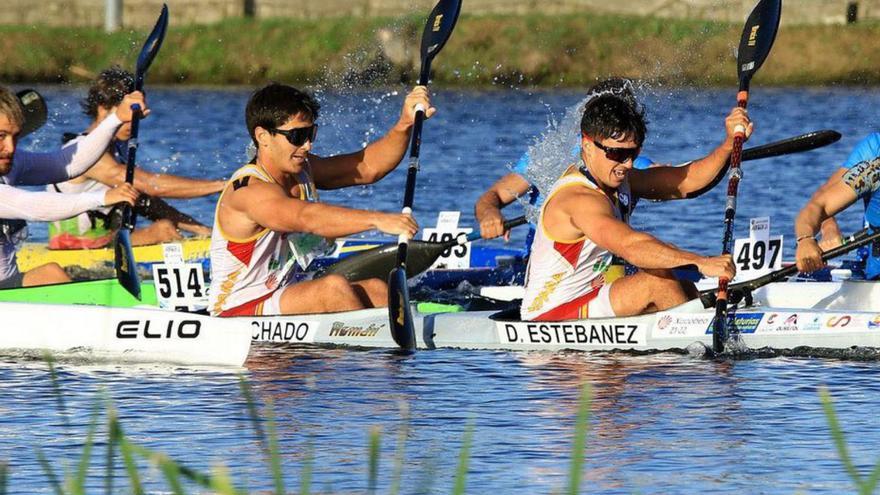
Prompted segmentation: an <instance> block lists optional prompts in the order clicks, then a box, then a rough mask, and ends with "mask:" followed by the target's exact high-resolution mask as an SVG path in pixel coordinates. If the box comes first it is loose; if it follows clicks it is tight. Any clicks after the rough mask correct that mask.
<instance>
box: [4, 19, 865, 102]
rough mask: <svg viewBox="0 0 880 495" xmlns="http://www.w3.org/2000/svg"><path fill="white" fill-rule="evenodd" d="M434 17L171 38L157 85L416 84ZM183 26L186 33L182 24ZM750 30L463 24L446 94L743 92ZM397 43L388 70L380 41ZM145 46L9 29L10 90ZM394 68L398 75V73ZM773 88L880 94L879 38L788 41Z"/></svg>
mask: <svg viewBox="0 0 880 495" xmlns="http://www.w3.org/2000/svg"><path fill="white" fill-rule="evenodd" d="M423 23H424V19H423V16H417V15H410V16H407V17H401V18H395V19H389V18H384V19H383V18H361V17H345V18H330V19H320V20H294V19H265V20H248V19H229V20H226V21H223V22H220V23H218V24H213V25H207V26H204V25H202V26H195V25H194V26H184V27H172V28H171V29H170V31H169V33H168V37H167V39H166V40H165V43H166V44H167V46H168V47H171V49H169V50H168V51H167V52H165V53H163V55H162V57H161V58H160V59H159V60H157V63H156V64H155V65H154V67H153V68H152V69H151V72H150V80H151V82H153V83H167V84H176V83H184V84H243V85H251V86H252V85H259V84H263V83H265V82H267V81H270V80H276V81H285V82H290V83H294V84H300V85H302V84H308V85H328V86H331V87H341V86H349V85H358V86H361V85H376V84H380V85H381V84H394V83H400V82H406V83H410V82H412V81H413V80H414V79H415V77H416V72H417V69H416V68H415V67H414V65H415V64H417V58H418V37H419V35H420V32H421V26H422V25H423ZM172 26H173V23H172ZM741 29H742V27H741V26H740V25H734V24H724V23H717V22H712V21H701V20H672V19H659V18H651V17H632V16H621V15H609V14H593V13H583V14H577V15H572V14H567V15H528V16H512V15H485V16H467V15H463V16H462V18H461V20H460V21H459V24H458V26H457V28H456V32H455V33H454V34H453V36H452V38H451V40H450V41H449V44H448V45H447V46H446V48H445V49H444V53H443V60H442V62H440V63H438V64H435V65H436V67H434V71H435V73H434V83H436V84H440V85H444V86H450V87H471V86H475V87H487V86H498V87H509V86H532V85H537V86H547V87H577V86H584V85H588V84H592V83H593V82H594V81H595V80H596V79H597V78H600V77H604V76H608V75H612V74H613V75H622V76H628V77H634V78H639V79H645V80H649V81H653V82H656V83H663V84H676V85H697V86H710V85H733V84H735V82H736V81H735V78H736V70H735V69H734V53H733V52H734V49H735V45H736V43H737V41H738V40H739V37H740V30H741ZM380 31H384V33H385V34H386V35H387V34H389V33H390V34H391V41H390V42H389V41H387V40H386V42H385V46H387V47H389V50H386V52H385V53H389V54H391V53H392V52H394V51H395V49H396V53H398V55H397V56H393V55H389V56H385V55H384V54H383V50H382V48H381V46H382V43H381V42H380V41H379V38H380V36H379V32H380ZM143 37H144V33H140V32H132V31H128V32H119V33H115V34H112V35H106V34H104V33H103V32H102V31H101V30H99V29H85V28H56V27H36V26H0V51H2V53H3V54H4V61H3V64H2V65H0V81H3V82H4V83H9V82H67V81H70V82H83V81H86V80H88V79H90V78H91V77H93V76H94V74H96V73H97V72H99V71H100V70H101V69H103V68H105V67H107V66H109V65H111V64H114V63H115V64H120V65H122V66H124V67H127V68H131V66H132V64H133V63H134V62H133V61H134V59H135V57H136V52H137V49H138V47H139V43H140V42H141V41H142V40H143ZM392 58H394V59H395V61H392V60H391V59H392ZM770 58H772V59H773V62H772V63H770V64H767V66H766V68H765V70H763V71H762V72H761V74H760V75H759V76H758V79H760V80H761V84H762V85H768V84H770V85H773V84H777V85H802V84H833V83H848V84H877V83H880V66H878V65H877V64H876V63H875V61H876V60H877V59H878V58H880V24H877V23H861V24H856V25H833V26H791V27H783V28H782V29H781V31H780V33H779V36H778V38H777V41H776V44H775V46H774V49H773V53H772V54H771V56H770Z"/></svg>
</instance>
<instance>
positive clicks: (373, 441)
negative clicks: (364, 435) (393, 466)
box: [367, 426, 382, 493]
mask: <svg viewBox="0 0 880 495" xmlns="http://www.w3.org/2000/svg"><path fill="white" fill-rule="evenodd" d="M369 443H370V453H369V469H368V473H369V474H368V479H367V492H369V493H376V479H377V478H378V477H379V451H380V449H381V446H382V432H381V430H380V429H379V427H378V426H374V427H373V428H370V440H369Z"/></svg>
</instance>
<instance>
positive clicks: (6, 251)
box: [0, 86, 149, 288]
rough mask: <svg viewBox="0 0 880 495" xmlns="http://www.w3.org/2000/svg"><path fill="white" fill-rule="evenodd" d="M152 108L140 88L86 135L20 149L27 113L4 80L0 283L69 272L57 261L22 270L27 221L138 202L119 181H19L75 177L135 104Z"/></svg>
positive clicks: (56, 278)
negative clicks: (78, 186)
mask: <svg viewBox="0 0 880 495" xmlns="http://www.w3.org/2000/svg"><path fill="white" fill-rule="evenodd" d="M135 103H137V104H140V105H141V107H142V108H143V109H144V113H145V115H146V114H149V109H148V108H147V106H146V104H145V103H144V97H143V95H142V94H141V93H140V92H133V93H130V94H127V95H125V97H124V98H123V99H122V104H121V105H120V106H119V108H117V109H116V111H115V112H112V113H110V114H108V115H107V116H106V118H104V119H103V120H102V121H101V122H100V123H99V124H98V125H97V126H95V129H94V130H93V131H92V133H91V134H90V135H89V136H88V137H87V138H85V139H82V140H81V141H79V142H77V143H76V144H74V145H72V146H68V147H65V148H62V149H60V150H57V151H53V152H48V153H35V152H29V151H25V150H18V149H17V145H18V138H19V135H20V132H21V126H22V125H23V123H24V114H23V113H22V108H21V105H20V103H19V101H18V98H17V97H16V96H15V93H13V92H11V91H10V90H9V89H7V88H4V87H2V86H0V288H14V287H23V286H25V287H27V286H33V285H45V284H53V283H63V282H68V281H70V278H69V277H68V276H67V274H66V273H65V272H64V270H63V269H62V268H61V266H60V265H58V264H57V263H48V264H45V265H40V266H38V267H36V268H33V269H31V270H28V271H27V272H24V273H21V272H19V270H18V266H17V264H16V259H15V251H16V248H17V246H18V244H19V243H20V242H21V241H23V240H24V238H25V237H26V236H27V221H39V222H47V221H53V220H58V219H61V218H67V217H69V216H71V215H76V214H79V213H81V212H83V211H87V210H90V209H92V208H97V207H99V206H109V205H114V204H118V203H123V202H125V203H129V204H134V202H135V200H136V199H137V191H136V190H135V189H134V188H133V187H131V186H130V185H128V184H120V185H119V186H117V187H114V188H110V189H108V190H106V191H99V192H87V193H82V194H75V195H69V196H60V195H58V194H52V193H47V192H42V191H27V190H24V189H20V188H18V187H15V186H37V185H39V186H42V185H45V184H51V183H53V182H60V181H64V180H67V179H70V178H73V177H76V176H78V175H80V174H82V173H84V172H85V171H86V170H88V168H89V167H91V166H92V165H94V163H95V162H96V161H97V160H98V159H99V158H100V157H101V154H102V153H103V151H104V149H105V148H106V147H107V145H108V144H109V143H110V140H111V139H113V134H114V133H115V132H116V130H117V129H118V128H119V127H120V126H121V125H122V124H123V123H124V122H130V121H131V109H130V107H131V105H133V104H135Z"/></svg>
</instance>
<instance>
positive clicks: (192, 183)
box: [86, 153, 224, 198]
mask: <svg viewBox="0 0 880 495" xmlns="http://www.w3.org/2000/svg"><path fill="white" fill-rule="evenodd" d="M86 177H89V178H90V179H94V180H96V181H98V182H101V183H102V184H105V185H108V186H110V187H113V186H115V185H117V184H120V183H122V182H125V165H123V164H121V163H119V162H117V161H116V160H115V159H114V158H113V156H111V155H110V154H109V153H104V155H103V156H101V159H100V160H98V163H96V164H95V166H94V167H92V168H91V169H89V171H88V172H86ZM223 184H224V182H223V181H220V180H203V179H191V178H189V177H180V176H177V175H171V174H155V173H152V172H147V171H146V170H143V169H140V168H139V169H137V171H136V172H135V174H134V188H135V189H137V190H138V191H139V192H142V193H144V194H148V195H150V196H158V197H161V198H195V197H199V196H206V195H208V194H213V193H216V192H220V190H222V189H223Z"/></svg>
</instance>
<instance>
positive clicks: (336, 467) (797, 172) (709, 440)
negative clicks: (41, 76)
mask: <svg viewBox="0 0 880 495" xmlns="http://www.w3.org/2000/svg"><path fill="white" fill-rule="evenodd" d="M41 89H42V90H43V92H44V94H45V95H46V96H47V98H48V100H49V105H50V109H51V113H52V116H51V117H50V118H51V119H53V120H54V121H53V123H52V124H51V125H48V126H47V127H46V128H44V129H43V130H41V131H39V133H37V134H36V135H35V136H33V137H31V138H28V140H27V141H26V142H25V143H24V144H25V146H28V147H32V148H37V149H45V148H46V147H49V146H51V145H53V143H55V142H56V140H57V139H58V138H59V136H60V133H61V132H62V131H64V130H74V131H75V130H79V129H81V128H83V127H84V125H85V121H84V118H80V117H79V116H78V115H76V114H75V113H74V112H76V111H77V106H76V99H77V98H79V97H81V96H82V89H81V88H55V87H52V88H41ZM390 93H391V92H387V91H386V92H364V93H355V94H346V95H340V94H334V93H322V94H320V97H321V99H322V103H323V104H324V106H325V109H326V111H325V112H324V113H323V115H322V117H321V121H320V122H321V123H322V128H321V134H320V137H319V143H318V146H317V149H316V151H317V152H318V153H322V152H324V153H329V152H338V151H344V150H349V149H353V148H354V147H356V146H358V145H360V144H361V143H363V142H364V141H366V140H369V139H374V138H376V137H378V135H379V134H380V133H381V132H382V131H383V130H384V129H386V128H387V127H388V126H390V125H391V123H392V122H393V119H394V116H395V115H396V113H397V112H398V104H399V102H400V101H401V99H402V96H401V95H399V94H397V95H395V94H390ZM733 95H734V91H732V90H700V91H687V90H686V91H678V90H676V91H666V90H665V89H663V88H659V89H658V88H655V89H654V90H652V92H651V93H649V94H648V95H647V96H646V101H647V103H648V106H649V118H650V120H651V124H650V129H651V132H650V135H649V139H648V144H647V145H646V146H645V153H646V154H647V155H649V156H651V157H652V158H654V159H655V160H657V161H661V162H662V161H667V162H681V161H684V160H686V159H690V158H695V157H699V156H700V155H701V154H704V153H706V152H707V151H709V150H710V149H711V148H712V147H714V146H715V145H716V144H717V143H718V142H719V141H720V139H721V137H722V134H721V133H722V120H723V117H724V115H726V113H727V112H728V111H729V109H730V107H732V105H733ZM150 98H151V100H150V101H151V104H152V106H153V108H154V110H155V114H154V115H153V116H152V117H150V119H148V120H147V121H146V122H145V123H144V126H143V128H142V146H141V148H140V151H139V157H141V162H142V164H143V165H144V166H146V167H148V168H151V169H153V170H160V169H163V170H167V171H169V172H173V173H181V174H189V175H197V176H227V175H228V174H229V173H230V172H231V171H232V170H234V169H235V168H236V167H237V166H238V164H240V163H241V162H242V161H243V160H244V149H245V145H246V143H247V136H246V132H245V130H244V125H243V115H242V113H243V110H242V109H243V106H244V102H245V100H246V98H247V91H243V90H196V89H187V90H179V89H156V90H154V91H153V92H151V93H150ZM579 99H580V95H579V94H577V93H574V92H535V93H530V92H527V91H522V90H521V91H505V92H501V91H498V92H465V93H454V92H440V93H439V94H437V95H436V96H435V103H436V104H437V106H438V107H439V110H440V112H439V113H438V115H437V117H436V118H435V119H432V120H431V121H430V122H429V123H428V124H427V125H426V127H425V135H424V141H423V158H422V171H421V172H420V174H419V188H418V192H417V193H416V214H417V216H418V218H420V219H421V220H422V223H423V224H432V223H433V221H434V218H435V216H436V212H437V211H439V210H441V209H453V208H457V209H461V210H462V212H463V216H462V220H463V222H467V223H470V222H471V221H472V205H473V202H474V201H475V200H476V198H477V197H478V196H479V194H480V193H481V191H482V190H483V189H484V188H485V187H487V186H488V185H489V184H490V183H491V181H492V180H494V179H495V178H496V177H498V176H500V175H501V174H503V173H505V171H506V170H505V168H504V167H505V164H507V163H509V162H512V161H514V160H515V159H516V158H517V157H518V156H519V155H520V154H521V153H522V152H523V151H525V149H526V148H527V146H528V145H529V144H531V143H532V138H533V136H535V135H537V134H539V133H541V132H542V131H543V130H545V128H546V124H547V122H548V120H550V119H551V115H562V114H563V113H564V112H565V109H566V108H567V107H568V106H570V105H572V104H574V103H576V102H577V101H578V100H579ZM878 100H880V96H878V95H877V93H876V92H874V91H872V90H861V89H821V90H817V89H775V90H767V89H763V88H759V87H756V88H755V89H754V90H753V93H752V103H751V105H750V113H751V115H752V117H753V119H754V120H755V122H756V127H757V130H756V134H755V136H754V138H753V142H752V143H750V144H752V145H753V144H760V143H764V142H768V141H772V140H776V139H781V138H785V137H789V136H793V135H796V134H800V133H802V132H807V131H812V130H817V129H824V128H833V129H837V130H839V131H841V132H843V133H844V138H843V140H842V141H841V142H840V143H838V144H835V145H833V146H830V147H828V148H825V149H823V150H820V151H816V152H811V153H807V154H801V155H796V156H792V157H789V158H783V159H773V160H766V161H761V162H749V163H747V164H746V165H745V172H746V176H745V178H744V180H743V182H742V185H741V188H740V198H741V199H740V203H739V211H740V215H739V217H738V218H739V221H738V229H737V230H738V233H739V234H740V235H743V234H744V232H745V229H746V228H747V222H746V221H745V219H747V218H748V217H749V216H756V215H768V214H769V215H772V217H773V221H774V226H775V229H774V230H778V231H782V233H785V234H787V235H790V234H791V225H792V220H793V217H794V215H795V214H796V212H797V209H798V208H799V207H800V206H801V205H802V204H803V202H804V201H806V198H807V197H808V196H809V194H810V193H811V192H812V188H813V187H814V185H815V184H817V183H819V182H820V181H822V180H824V178H825V177H827V175H828V174H830V173H831V172H832V171H833V170H834V169H835V168H836V167H837V166H838V165H839V164H840V163H841V162H842V161H843V160H844V158H845V156H846V154H847V153H848V152H849V150H850V148H851V147H852V146H853V145H854V144H855V142H857V141H858V140H859V139H860V138H861V137H862V136H863V135H864V134H866V133H867V132H869V131H870V130H873V129H874V127H873V125H874V120H873V116H874V112H873V109H875V108H877V105H878V103H880V101H878ZM404 180H405V171H404V170H403V169H400V170H398V171H396V172H394V173H393V174H391V175H390V176H389V177H388V178H386V179H385V180H384V181H383V182H381V183H379V184H377V185H375V186H371V187H365V188H358V189H356V190H352V191H347V192H331V193H328V194H325V197H326V198H327V199H328V200H329V201H331V202H337V203H346V204H350V205H356V206H361V207H371V208H379V209H386V210H396V209H398V208H399V205H400V202H401V199H402V190H403V183H404ZM722 189H723V187H719V188H717V189H716V190H715V191H712V192H711V193H709V194H707V195H706V196H705V197H703V198H700V199H697V200H693V201H687V202H678V203H669V204H644V205H640V209H638V210H637V211H636V214H635V217H634V223H635V224H636V225H637V226H639V227H641V228H645V229H648V230H651V231H652V232H654V233H655V234H657V235H658V236H660V237H661V238H664V239H667V240H671V241H673V242H676V243H679V244H681V245H682V246H684V247H686V248H689V249H694V250H700V251H703V252H707V253H708V252H714V251H717V250H718V248H719V247H720V236H721V219H722V209H723V194H724V193H723V191H722ZM178 204H182V205H185V206H184V207H185V208H186V209H187V211H191V212H194V213H195V214H196V215H197V216H198V217H199V218H202V219H203V220H204V221H206V222H210V220H211V215H212V210H213V198H208V199H199V200H195V201H192V202H191V203H179V202H178ZM512 215H513V214H512ZM843 225H844V228H845V229H846V230H852V229H855V228H857V227H858V226H859V215H858V211H852V212H849V213H847V214H846V215H845V216H844V218H843ZM33 230H34V231H36V234H35V235H36V236H37V237H39V236H40V235H44V234H41V232H40V231H39V229H33ZM43 232H44V231H43ZM521 236H522V233H518V234H517V236H515V240H514V241H513V242H517V240H520V239H521ZM790 244H791V243H790V242H789V246H787V247H786V253H787V255H788V256H789V257H790V256H791V253H792V248H791V246H790ZM58 371H59V380H60V384H61V388H62V390H63V397H64V405H65V409H66V411H67V413H68V414H69V415H70V422H71V425H70V427H67V426H65V423H64V419H63V418H64V416H63V415H62V414H61V413H60V412H59V407H58V405H57V401H56V398H55V396H54V395H53V393H52V390H53V387H52V383H51V380H50V379H49V373H48V368H47V366H46V365H45V364H43V363H40V362H34V361H26V360H6V361H3V362H2V364H0V387H2V389H0V459H6V460H8V462H9V464H10V471H11V472H10V480H11V490H10V491H11V492H12V493H51V488H50V485H49V483H48V481H47V477H46V475H45V474H44V473H43V472H42V470H41V468H40V466H39V464H38V462H37V460H36V459H37V457H36V454H35V448H37V447H40V448H42V449H44V452H45V453H46V455H47V457H48V458H49V459H50V461H51V462H52V463H53V465H54V466H55V467H56V469H57V470H60V469H62V468H63V467H65V466H66V467H67V468H68V469H73V468H74V466H75V464H74V463H75V462H76V460H77V459H78V458H79V453H80V450H81V448H82V443H83V440H84V438H85V432H86V429H87V426H88V424H89V421H90V415H91V414H92V411H93V410H94V407H95V405H96V404H98V405H100V404H101V401H102V400H103V399H102V396H104V395H106V396H107V397H109V399H110V400H111V401H112V404H113V405H114V407H116V408H118V410H119V415H120V417H121V419H122V422H123V426H124V428H125V432H126V434H127V435H129V436H130V437H131V438H132V439H133V440H134V441H136V442H139V443H142V444H145V445H147V446H149V447H151V448H156V449H159V450H162V451H164V452H166V453H168V454H169V455H171V456H172V457H173V458H175V459H178V460H180V461H182V462H183V463H184V464H186V465H188V466H192V467H195V468H198V469H205V470H207V469H210V468H211V467H212V466H215V465H217V464H220V463H223V464H225V465H227V466H229V467H230V469H231V471H232V474H233V477H234V478H235V479H236V480H239V481H240V482H241V483H242V484H246V485H248V486H250V487H251V488H253V489H260V490H269V489H270V488H271V486H272V481H271V474H270V471H269V469H268V468H267V467H266V463H265V461H264V459H263V457H262V454H261V453H260V449H259V446H258V443H257V440H256V437H255V435H254V433H253V431H252V429H251V426H250V424H249V422H248V420H247V417H248V416H247V412H246V408H245V402H244V399H243V398H242V395H241V393H240V391H239V383H238V382H239V376H238V374H237V372H236V370H211V369H178V368H167V367H138V366H114V365H95V364H88V363H62V364H59V365H58ZM241 373H243V375H244V377H245V378H247V379H248V380H249V381H250V382H251V383H252V385H253V387H254V392H255V395H256V398H257V400H258V401H259V402H260V403H261V404H263V403H266V402H269V401H271V402H272V403H273V404H274V410H275V413H276V416H277V419H278V433H279V438H280V442H281V451H282V456H283V463H284V470H285V476H286V480H287V486H288V488H289V489H290V490H291V491H294V488H296V487H297V486H298V475H299V472H300V470H301V469H302V467H303V464H304V462H305V459H306V458H307V457H308V456H309V455H310V454H309V453H311V456H313V458H314V461H313V471H314V473H313V480H314V484H313V489H314V490H317V491H320V492H326V493H352V492H364V491H366V485H367V477H368V473H367V470H368V465H367V459H368V454H367V452H368V450H367V443H368V434H369V430H370V428H372V427H379V428H381V431H382V433H383V437H382V438H383V441H382V457H381V465H380V475H379V479H380V486H379V490H378V492H379V493H384V492H386V491H387V489H388V486H389V483H390V482H391V479H392V474H391V472H392V470H393V462H394V451H395V448H396V443H397V435H398V432H399V431H400V429H401V428H402V427H403V425H408V435H407V437H406V443H405V447H406V453H405V456H404V459H405V462H404V474H403V493H449V492H450V491H451V486H452V479H453V476H454V472H455V467H456V464H457V456H458V452H459V449H460V446H461V440H462V437H463V432H464V430H465V428H466V425H468V423H469V422H470V423H472V424H473V427H474V440H473V446H472V450H471V463H470V471H469V475H468V487H469V490H468V491H469V493H489V492H496V493H511V494H530V493H554V492H561V491H562V490H563V489H564V486H565V482H566V479H567V470H568V463H569V459H570V452H571V451H570V445H571V438H572V435H573V432H574V416H575V412H576V408H577V396H578V393H579V389H580V386H581V384H583V383H590V384H592V387H593V395H594V398H593V406H592V418H591V423H590V424H591V431H590V434H589V437H588V446H587V452H586V457H587V460H586V466H585V481H584V491H585V492H597V493H634V492H636V493H693V492H697V491H708V492H731V493H732V492H736V493H743V492H744V493H795V492H799V493H839V492H842V491H851V489H850V487H851V484H850V482H849V481H848V478H847V476H846V474H845V472H844V470H843V467H842V465H841V463H840V462H839V460H838V458H837V455H836V453H835V450H834V447H833V444H832V442H831V439H830V437H829V432H828V428H827V425H826V420H825V417H824V416H823V414H822V409H821V404H820V402H819V399H818V395H817V388H818V387H819V386H822V385H826V386H828V387H829V388H830V390H831V392H832V394H833V395H834V397H835V399H836V405H837V408H838V413H839V416H840V419H841V422H842V424H843V425H844V429H845V430H846V431H847V433H848V434H849V437H848V438H849V440H850V447H851V451H852V453H853V454H854V457H855V458H856V460H857V462H858V465H859V466H860V468H861V469H862V470H863V472H867V471H868V470H869V469H870V466H871V465H872V464H873V463H874V462H875V461H876V460H877V457H878V453H877V451H876V449H875V446H876V445H877V444H878V442H880V433H878V432H880V428H878V420H877V419H876V418H877V415H876V414H874V411H875V409H874V408H875V407H878V406H880V390H878V389H880V385H878V364H877V363H876V362H847V361H838V360H825V359H807V358H798V359H792V358H768V359H757V360H745V361H732V362H714V361H707V360H703V359H698V358H694V357H690V356H686V355H675V354H660V355H650V356H632V355H617V354H612V355H607V354H593V355H588V354H580V353H557V354H547V353H514V352H491V351H458V350H441V351H430V352H428V351H426V352H419V353H417V354H415V355H414V356H409V357H402V356H399V355H396V354H394V353H392V352H389V351H382V350H374V351H364V350H354V349H303V348H299V349H297V348H293V349H291V348H262V349H258V350H255V351H254V354H252V356H251V359H250V360H249V362H248V364H247V368H246V369H244V370H241ZM402 408H403V410H408V418H409V419H408V420H407V419H404V418H405V416H404V413H402V412H401V411H402ZM99 433H102V434H103V430H101V429H99ZM100 438H106V437H100ZM99 446H100V447H101V448H99V449H97V451H96V453H95V459H94V462H93V473H92V474H93V475H94V477H92V478H91V479H90V490H89V492H90V493H95V492H98V493H100V492H101V490H103V487H104V484H103V483H104V480H103V478H102V477H101V475H102V470H101V468H102V466H103V456H104V451H103V444H99ZM119 474H120V475H121V470H120V471H119ZM144 474H145V477H146V479H147V484H148V487H149V488H150V489H151V490H153V491H154V492H158V491H160V490H164V489H165V484H164V483H163V482H162V481H161V475H160V474H159V473H158V472H156V471H145V473H144ZM124 483H125V481H124V480H123V479H122V478H118V479H116V480H115V482H114V486H116V487H117V492H127V486H126V485H125V484H124ZM121 487H126V488H121Z"/></svg>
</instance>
